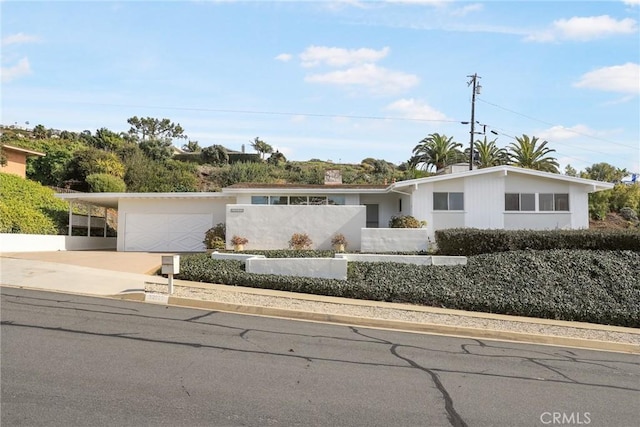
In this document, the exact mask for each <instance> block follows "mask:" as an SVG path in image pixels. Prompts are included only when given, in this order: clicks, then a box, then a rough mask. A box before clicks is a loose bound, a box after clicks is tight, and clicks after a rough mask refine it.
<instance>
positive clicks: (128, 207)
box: [58, 166, 613, 252]
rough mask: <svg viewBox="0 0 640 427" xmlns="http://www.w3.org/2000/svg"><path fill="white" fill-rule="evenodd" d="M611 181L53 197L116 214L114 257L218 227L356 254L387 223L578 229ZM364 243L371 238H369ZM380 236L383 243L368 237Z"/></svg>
mask: <svg viewBox="0 0 640 427" xmlns="http://www.w3.org/2000/svg"><path fill="white" fill-rule="evenodd" d="M610 188H613V184H610V183H604V182H599V181H593V180H588V179H582V178H574V177H570V176H566V175H559V174H553V173H547V172H539V171H535V170H531V169H522V168H517V167H512V166H496V167H491V168H485V169H477V170H472V171H469V170H466V171H456V170H455V169H451V170H450V172H449V173H443V174H440V175H435V176H430V177H426V178H420V179H414V180H408V181H399V182H395V183H392V184H390V185H345V184H337V183H335V179H332V180H331V181H330V182H328V183H327V184H325V185H298V184H235V185H232V186H230V187H226V188H223V189H222V191H221V192H217V193H102V194H99V193H98V194H82V193H74V194H59V195H58V197H60V198H62V199H66V200H69V201H70V202H73V201H77V202H83V203H91V204H95V205H99V206H106V207H110V208H114V209H117V210H118V217H119V220H118V239H117V249H118V250H119V251H151V252H154V251H156V252H161V251H165V252H189V251H201V250H203V249H204V246H203V243H202V241H203V238H204V233H205V231H206V230H207V229H209V228H210V227H212V226H213V225H215V224H217V223H225V224H226V229H227V245H228V247H229V248H231V244H230V243H229V240H230V239H231V237H233V235H238V236H242V237H245V238H247V239H248V240H249V243H248V244H247V245H246V246H245V247H246V248H247V249H274V248H286V247H287V242H288V240H289V239H290V237H291V235H292V234H293V233H300V232H304V233H307V234H308V235H309V236H310V237H311V239H312V240H313V242H314V247H316V248H320V249H329V248H330V247H331V243H330V242H331V237H332V236H333V235H334V234H335V233H342V234H344V235H345V236H346V237H347V240H348V241H349V249H351V250H361V249H362V250H365V249H366V248H363V245H364V243H363V242H365V241H370V240H371V238H376V237H375V236H382V235H380V234H375V232H374V230H373V229H377V228H384V227H387V224H388V223H389V220H390V219H391V217H393V216H396V215H412V216H414V217H415V218H417V219H418V220H420V221H426V222H427V226H426V229H425V230H423V231H422V234H421V236H423V237H424V240H428V239H433V237H434V233H435V231H436V230H439V229H447V228H460V227H473V228H482V229H506V230H515V229H538V230H540V229H581V228H588V226H589V212H588V195H589V193H592V192H596V191H601V190H607V189H610ZM372 236H373V237H372ZM377 238H380V239H382V238H386V237H377Z"/></svg>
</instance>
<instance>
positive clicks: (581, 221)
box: [569, 184, 589, 228]
mask: <svg viewBox="0 0 640 427" xmlns="http://www.w3.org/2000/svg"><path fill="white" fill-rule="evenodd" d="M569 211H570V212H571V228H589V193H588V192H587V190H586V189H585V188H584V186H582V185H575V184H574V185H572V186H571V190H570V192H569Z"/></svg>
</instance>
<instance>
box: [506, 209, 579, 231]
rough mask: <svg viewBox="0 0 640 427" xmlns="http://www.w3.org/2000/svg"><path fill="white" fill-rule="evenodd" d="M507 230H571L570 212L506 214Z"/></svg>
mask: <svg viewBox="0 0 640 427" xmlns="http://www.w3.org/2000/svg"><path fill="white" fill-rule="evenodd" d="M503 215H504V229H505V230H554V229H570V228H574V227H572V226H571V213H570V212H536V213H532V212H526V213H525V212H505V213H504V214H503Z"/></svg>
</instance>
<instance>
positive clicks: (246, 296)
mask: <svg viewBox="0 0 640 427" xmlns="http://www.w3.org/2000/svg"><path fill="white" fill-rule="evenodd" d="M145 291H146V292H150V293H157V294H166V293H167V286H166V285H157V284H153V283H147V284H146V285H145ZM173 296H175V297H180V298H191V299H199V300H205V301H217V302H223V303H230V304H242V305H252V306H259V307H270V308H280V309H286V310H297V311H305V312H316V313H327V314H339V315H345V316H354V317H363V318H373V319H384V320H399V321H403V322H414V323H430V324H437V325H447V326H459V327H467V328H479V329H491V330H496V331H509V332H520V333H528V334H540V335H551V336H559V337H568V338H580V339H587V340H598V341H609V342H616V343H625V344H636V345H640V331H639V333H638V334H633V333H623V332H613V331H603V330H594V329H583V328H577V327H569V326H554V325H544V324H538V323H527V322H515V321H509V320H497V319H485V318H481V317H470V316H456V315H453V314H440V313H429V312H423V311H412V310H401V309H396V308H384V307H374V306H360V305H352V304H337V303H329V302H319V301H309V300H304V299H296V298H288V297H279V296H270V295H256V294H250V293H244V292H238V291H233V290H229V291H222V290H218V289H206V288H204V289H203V288H195V287H194V288H191V287H185V286H175V287H174V293H173Z"/></svg>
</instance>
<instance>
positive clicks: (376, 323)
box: [113, 293, 640, 354]
mask: <svg viewBox="0 0 640 427" xmlns="http://www.w3.org/2000/svg"><path fill="white" fill-rule="evenodd" d="M146 295H147V294H145V293H129V294H123V295H114V296H113V297H114V298H118V299H126V300H132V301H147V299H146ZM164 297H165V298H163V299H161V300H159V301H149V302H151V303H155V304H158V303H160V304H166V305H171V306H176V307H188V308H195V309H203V310H214V311H224V312H231V313H237V314H247V315H257V316H268V317H278V318H285V319H295V320H303V321H310V322H320V323H332V324H340V325H352V326H363V327H369V328H378V329H391V330H398V331H406V332H417V333H429V334H438V335H454V336H459V337H464V338H482V339H492V340H500V341H514V342H519V343H528V344H546V345H554V346H565V347H576V348H583V349H590V350H603V351H613V352H621V353H632V354H640V346H639V345H636V344H629V343H617V342H611V341H599V340H588V339H582V338H571V337H559V336H551V335H540V334H530V333H523V332H512V331H500V330H494V329H480V328H471V327H463V326H450V325H440V324H432V323H415V322H405V321H401V320H387V319H376V318H363V317H355V316H348V315H342V314H328V313H319V312H306V311H299V310H290V309H283V308H273V307H262V306H253V305H243V304H233V303H226V302H217V301H205V300H199V299H191V298H181V297H172V296H168V295H165V296H164Z"/></svg>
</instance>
